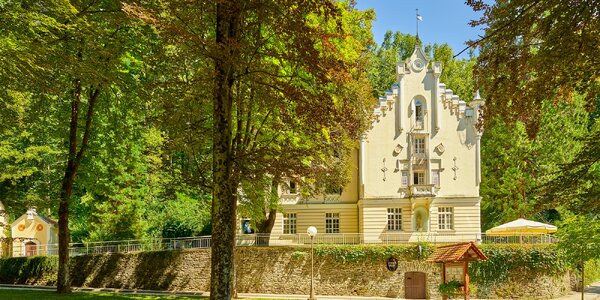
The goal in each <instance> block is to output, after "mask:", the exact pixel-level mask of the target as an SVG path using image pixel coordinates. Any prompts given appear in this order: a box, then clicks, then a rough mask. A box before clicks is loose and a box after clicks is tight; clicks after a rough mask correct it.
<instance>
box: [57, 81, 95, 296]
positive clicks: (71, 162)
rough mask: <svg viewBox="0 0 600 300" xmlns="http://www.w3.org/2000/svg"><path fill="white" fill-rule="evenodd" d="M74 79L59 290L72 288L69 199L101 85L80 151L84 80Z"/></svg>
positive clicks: (62, 201) (90, 109) (61, 220)
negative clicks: (78, 135)
mask: <svg viewBox="0 0 600 300" xmlns="http://www.w3.org/2000/svg"><path fill="white" fill-rule="evenodd" d="M74 83H75V89H74V91H73V100H72V102H71V122H70V125H69V158H68V160H67V167H66V169H65V176H64V177H63V181H62V187H61V191H60V203H59V206H58V278H57V280H56V291H57V292H59V293H70V292H71V281H70V278H69V242H70V236H69V202H70V199H71V194H72V193H73V185H74V183H75V177H76V175H77V169H78V168H79V164H80V162H81V159H82V158H83V154H84V153H85V150H86V148H87V144H88V141H89V136H90V128H91V126H92V117H93V115H94V106H95V104H96V99H98V94H99V93H100V89H99V88H95V89H90V95H89V102H88V109H87V114H86V120H85V131H84V134H83V139H82V141H81V146H80V149H79V151H77V125H78V120H79V105H80V104H81V81H80V80H79V79H77V80H75V82H74Z"/></svg>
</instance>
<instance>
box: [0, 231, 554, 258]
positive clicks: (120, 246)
mask: <svg viewBox="0 0 600 300" xmlns="http://www.w3.org/2000/svg"><path fill="white" fill-rule="evenodd" d="M211 240H212V239H211V236H196V237H185V238H163V239H144V240H123V241H103V242H87V243H72V244H71V245H70V247H69V253H70V255H71V256H79V255H90V254H104V253H124V252H141V251H162V250H183V249H202V248H210V247H211ZM467 241H473V242H476V243H478V244H551V243H555V242H556V241H557V238H556V237H554V236H552V235H535V236H490V235H485V234H481V233H472V234H455V233H443V232H387V233H382V234H379V235H370V234H364V233H324V234H317V235H316V236H315V237H314V241H313V242H314V243H315V244H317V245H318V244H323V245H358V244H383V245H406V244H412V243H420V242H422V243H431V244H448V243H456V242H467ZM310 242H311V240H310V237H309V236H308V235H307V234H260V233H259V234H238V235H237V236H236V245H237V246H240V247H242V246H304V245H310ZM9 243H12V246H13V247H12V256H31V255H57V254H58V244H47V245H39V244H38V245H35V247H34V246H32V245H26V244H27V240H21V241H19V242H17V241H13V242H9ZM9 248H10V247H7V246H6V245H5V246H4V247H2V250H3V252H5V253H4V254H8V253H6V251H7V249H9ZM5 256H6V255H5Z"/></svg>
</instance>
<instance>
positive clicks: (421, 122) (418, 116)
mask: <svg viewBox="0 0 600 300" xmlns="http://www.w3.org/2000/svg"><path fill="white" fill-rule="evenodd" d="M424 126H425V107H424V105H423V102H421V101H417V102H415V127H416V129H423V128H424Z"/></svg>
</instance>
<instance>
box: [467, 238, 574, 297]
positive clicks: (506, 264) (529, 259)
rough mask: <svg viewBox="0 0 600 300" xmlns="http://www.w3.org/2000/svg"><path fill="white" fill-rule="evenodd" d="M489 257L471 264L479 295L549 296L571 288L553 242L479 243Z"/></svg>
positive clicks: (558, 294)
mask: <svg viewBox="0 0 600 300" xmlns="http://www.w3.org/2000/svg"><path fill="white" fill-rule="evenodd" d="M480 248H481V250H482V251H483V252H484V253H485V254H486V256H487V257H488V258H489V260H487V261H479V262H475V263H471V265H470V266H469V275H470V278H471V281H472V282H473V283H474V284H475V285H476V286H477V296H478V297H480V298H540V299H549V298H555V297H558V296H561V295H564V294H567V293H568V292H569V291H570V290H571V285H570V280H569V269H568V266H567V264H566V263H565V260H564V259H563V258H562V257H561V256H560V254H559V252H558V251H556V247H555V246H554V245H523V244H515V245H481V247H480Z"/></svg>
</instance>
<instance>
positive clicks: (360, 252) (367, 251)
mask: <svg viewBox="0 0 600 300" xmlns="http://www.w3.org/2000/svg"><path fill="white" fill-rule="evenodd" d="M419 247H420V248H419ZM419 249H420V250H419ZM431 253H433V247H432V246H430V245H429V244H425V243H423V244H413V245H318V246H317V247H315V255H317V256H329V257H333V258H334V259H335V260H337V261H341V262H357V261H377V260H381V259H387V258H388V257H390V256H394V257H396V258H398V259H399V260H423V259H426V258H427V257H428V256H429V255H430V254H431Z"/></svg>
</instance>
